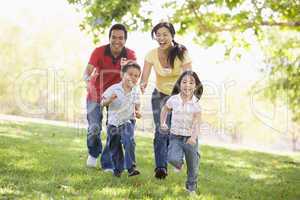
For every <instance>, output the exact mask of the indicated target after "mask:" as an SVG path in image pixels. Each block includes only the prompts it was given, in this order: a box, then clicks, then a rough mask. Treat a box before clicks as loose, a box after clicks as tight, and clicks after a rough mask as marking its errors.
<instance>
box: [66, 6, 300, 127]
mask: <svg viewBox="0 0 300 200" xmlns="http://www.w3.org/2000/svg"><path fill="white" fill-rule="evenodd" d="M68 1H69V3H71V4H74V5H77V6H78V8H79V10H81V11H83V12H84V13H85V18H84V20H83V21H82V23H81V25H80V27H81V28H82V29H83V30H86V31H88V32H92V33H93V34H94V38H96V39H95V41H96V40H97V38H98V34H97V33H99V32H100V33H103V32H104V31H105V30H106V29H107V28H108V27H109V26H110V25H111V23H112V22H121V23H124V24H125V25H127V26H128V27H129V28H130V30H149V28H150V27H151V26H152V21H151V14H153V12H152V11H151V9H146V10H147V12H146V13H145V12H144V13H142V11H144V10H145V9H143V5H145V4H146V3H147V2H148V3H149V2H150V0H149V1H147V0H142V1H137V0H128V1H121V0H112V1H102V0H95V1H91V0H68ZM149 5H150V4H148V6H149ZM163 7H164V8H165V9H166V10H167V9H172V11H173V12H172V13H171V14H170V15H169V16H168V17H169V21H170V22H172V23H173V24H175V25H177V26H178V27H179V28H178V33H179V34H190V33H193V36H194V41H195V42H197V43H198V44H199V45H202V46H204V47H210V46H213V45H214V44H217V43H221V44H223V45H225V46H226V49H227V50H226V52H225V55H228V56H229V55H231V53H232V50H233V49H234V48H246V49H247V48H251V42H249V35H251V36H252V37H253V38H255V39H256V40H257V41H258V42H260V44H262V46H263V45H264V44H267V48H265V49H267V50H266V51H265V58H266V65H267V66H269V67H270V70H269V73H268V76H269V81H268V84H269V86H270V87H269V90H268V92H267V95H266V97H267V98H269V99H271V100H274V99H276V98H280V96H281V94H282V92H286V93H287V94H288V99H289V100H288V101H286V103H287V105H288V106H289V108H290V110H291V111H292V113H293V122H295V123H298V124H299V122H300V90H299V87H300V82H299V81H300V78H299V77H300V67H299V66H300V65H299V59H300V56H299V55H300V53H299V48H300V38H299V30H300V1H298V0H186V1H176V0H168V1H166V2H165V3H164V4H163ZM274 32H275V33H277V34H271V35H272V37H273V38H272V37H270V33H274ZM279 33H280V34H279ZM291 33H292V34H293V35H298V37H293V38H291V37H287V35H289V34H291ZM282 37H283V38H282ZM279 40H280V41H281V42H280V43H278V41H279ZM274 44H276V45H274ZM277 44H278V45H277ZM274 47H275V48H274ZM270 50H271V51H270ZM236 56H237V57H240V56H241V55H239V54H238V53H237V54H236Z"/></svg>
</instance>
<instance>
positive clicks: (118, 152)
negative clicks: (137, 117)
mask: <svg viewBox="0 0 300 200" xmlns="http://www.w3.org/2000/svg"><path fill="white" fill-rule="evenodd" d="M107 133H108V135H109V138H110V142H109V149H110V152H111V157H112V162H113V166H114V171H117V172H122V171H123V170H124V167H125V168H126V169H127V170H129V169H132V168H133V167H135V165H136V164H135V141H134V121H133V120H131V121H129V122H126V123H125V124H123V125H121V126H118V127H116V126H113V125H108V127H107ZM122 145H123V147H124V151H125V160H124V154H123V147H122ZM124 161H125V162H124Z"/></svg>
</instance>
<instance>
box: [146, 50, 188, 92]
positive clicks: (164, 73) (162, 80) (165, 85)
mask: <svg viewBox="0 0 300 200" xmlns="http://www.w3.org/2000/svg"><path fill="white" fill-rule="evenodd" d="M145 61H147V62H148V63H150V64H151V65H152V66H153V67H154V71H155V75H156V89H157V90H158V91H159V92H162V93H164V94H166V95H170V94H171V92H172V90H173V87H174V85H175V83H176V81H177V79H178V78H179V76H180V74H181V73H182V68H181V66H182V65H184V64H187V63H190V62H191V58H190V57H189V55H188V53H187V52H185V54H184V57H183V60H182V61H181V60H180V59H179V58H178V57H176V58H175V61H174V67H173V69H172V68H164V67H163V66H161V63H160V62H159V58H158V48H155V49H152V50H151V51H150V52H148V54H147V55H146V57H145Z"/></svg>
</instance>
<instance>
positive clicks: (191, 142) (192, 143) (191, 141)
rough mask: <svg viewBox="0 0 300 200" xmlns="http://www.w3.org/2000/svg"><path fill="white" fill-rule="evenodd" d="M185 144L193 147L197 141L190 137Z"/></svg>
mask: <svg viewBox="0 0 300 200" xmlns="http://www.w3.org/2000/svg"><path fill="white" fill-rule="evenodd" d="M186 143H187V144H190V145H195V144H196V143H197V139H196V138H194V137H190V138H189V139H188V140H187V141H186Z"/></svg>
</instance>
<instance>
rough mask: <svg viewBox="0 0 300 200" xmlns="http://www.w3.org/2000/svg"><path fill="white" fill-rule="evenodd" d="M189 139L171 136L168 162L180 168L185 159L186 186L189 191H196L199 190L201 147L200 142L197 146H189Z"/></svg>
mask: <svg viewBox="0 0 300 200" xmlns="http://www.w3.org/2000/svg"><path fill="white" fill-rule="evenodd" d="M188 138H189V137H187V136H178V135H172V134H171V135H170V144H169V149H168V162H169V163H170V164H171V165H173V166H175V167H179V166H181V165H182V164H183V157H185V161H186V165H187V180H186V183H185V186H186V188H187V189H188V190H191V191H195V190H196V188H197V178H198V171H199V161H200V154H199V152H198V147H199V145H198V140H197V143H196V144H195V145H190V144H187V143H186V141H187V140H188Z"/></svg>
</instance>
